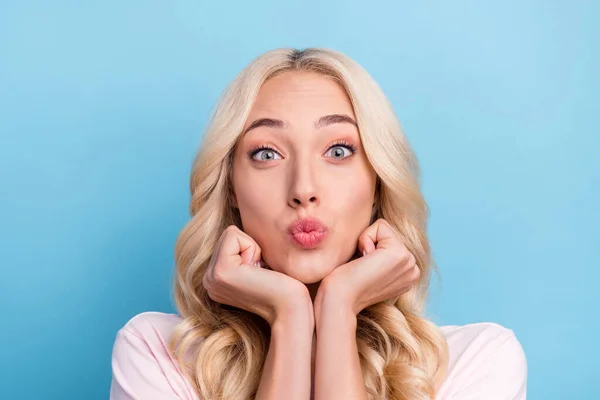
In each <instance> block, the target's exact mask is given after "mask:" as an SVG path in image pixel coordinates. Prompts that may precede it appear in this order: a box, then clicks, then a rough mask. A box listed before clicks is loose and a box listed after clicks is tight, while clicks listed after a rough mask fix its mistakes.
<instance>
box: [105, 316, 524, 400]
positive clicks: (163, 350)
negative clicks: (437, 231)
mask: <svg viewBox="0 0 600 400" xmlns="http://www.w3.org/2000/svg"><path fill="white" fill-rule="evenodd" d="M180 320H181V317H179V316H178V315H176V314H165V313H160V312H144V313H141V314H138V315H136V316H135V317H133V318H132V319H131V320H130V321H129V322H127V324H125V326H124V327H123V328H121V329H120V330H119V332H118V333H117V337H116V340H115V343H114V347H113V353H112V372H113V376H112V382H111V388H110V398H111V400H132V399H135V400H149V399H151V400H163V399H164V400H167V399H186V400H192V399H193V400H199V399H198V396H197V395H196V394H195V393H194V390H193V389H192V386H191V385H190V384H189V382H188V381H187V379H186V378H185V377H184V375H183V374H182V373H181V370H180V369H179V367H178V365H177V363H176V362H175V360H173V359H172V358H171V356H170V355H169V353H168V351H167V342H168V338H169V335H170V333H171V332H172V330H173V328H174V326H175V325H176V324H177V323H178V322H179V321H180ZM441 329H442V332H443V333H444V335H445V336H446V339H447V341H448V347H449V353H450V354H449V356H450V359H449V368H448V376H447V377H446V380H445V381H444V383H443V385H442V387H441V388H440V391H439V393H438V395H437V396H436V399H435V400H483V399H485V400H525V392H526V386H527V361H526V359H525V353H524V352H523V348H522V347H521V344H520V343H519V341H518V340H517V338H516V336H515V334H514V332H513V331H512V330H511V329H507V328H504V327H503V326H501V325H498V324H496V323H492V322H480V323H474V324H468V325H463V326H453V325H452V326H450V325H447V326H442V327H441Z"/></svg>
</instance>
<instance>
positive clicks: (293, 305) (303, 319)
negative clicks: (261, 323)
mask: <svg viewBox="0 0 600 400" xmlns="http://www.w3.org/2000/svg"><path fill="white" fill-rule="evenodd" d="M290 326H293V327H305V328H306V329H307V330H310V331H311V332H312V331H313V330H314V326H315V317H314V309H313V305H312V301H311V299H310V297H309V296H308V295H307V296H306V297H305V298H304V297H302V298H298V299H297V300H294V301H293V302H288V303H286V304H284V305H282V306H281V307H279V308H278V309H277V310H276V311H275V314H274V317H273V320H272V322H271V329H274V328H283V329H287V328H288V327H290Z"/></svg>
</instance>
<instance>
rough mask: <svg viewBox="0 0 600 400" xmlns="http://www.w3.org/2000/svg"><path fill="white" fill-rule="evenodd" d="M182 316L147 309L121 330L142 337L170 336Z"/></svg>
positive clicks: (164, 337)
mask: <svg viewBox="0 0 600 400" xmlns="http://www.w3.org/2000/svg"><path fill="white" fill-rule="evenodd" d="M181 320H182V318H181V317H180V316H179V315H177V314H168V313H163V312H157V311H146V312H142V313H140V314H137V315H135V316H134V317H132V318H131V319H130V320H129V321H127V323H125V325H124V326H123V327H122V328H121V330H126V331H129V332H131V333H133V334H136V335H138V336H142V337H148V338H152V337H161V338H163V339H168V337H169V336H170V335H171V333H172V332H173V329H175V326H176V325H177V324H178V323H179V322H181Z"/></svg>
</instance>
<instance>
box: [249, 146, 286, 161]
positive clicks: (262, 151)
mask: <svg viewBox="0 0 600 400" xmlns="http://www.w3.org/2000/svg"><path fill="white" fill-rule="evenodd" d="M249 155H250V158H251V159H253V160H254V161H259V162H267V161H271V160H275V159H277V158H276V157H277V156H279V159H280V158H281V155H280V154H279V153H278V152H277V151H275V149H273V148H271V147H267V146H261V147H259V148H257V149H254V150H252V151H251V152H250V154H249ZM257 156H258V158H257Z"/></svg>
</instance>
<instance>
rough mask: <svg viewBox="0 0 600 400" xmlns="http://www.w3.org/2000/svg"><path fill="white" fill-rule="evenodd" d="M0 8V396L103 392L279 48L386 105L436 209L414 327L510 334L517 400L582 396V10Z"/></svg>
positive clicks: (585, 254) (592, 368)
mask: <svg viewBox="0 0 600 400" xmlns="http://www.w3.org/2000/svg"><path fill="white" fill-rule="evenodd" d="M0 4H1V5H0V140H1V145H0V221H1V222H0V226H1V229H0V272H1V279H0V306H1V315H2V318H3V322H2V326H1V329H0V335H1V336H0V343H1V344H0V346H1V347H0V351H1V353H0V354H1V357H0V369H1V370H0V380H1V382H0V383H1V384H0V398H2V399H83V398H85V399H106V398H108V390H109V385H110V376H111V370H110V356H111V350H112V343H113V340H114V337H115V334H116V332H117V330H118V329H119V328H120V327H121V326H122V325H123V324H124V323H125V322H126V321H127V320H128V319H129V318H130V317H132V316H133V315H135V314H137V313H139V312H142V311H146V310H156V311H165V312H172V311H174V308H173V305H172V301H171V276H172V268H173V246H174V243H175V239H176V236H177V234H178V232H179V231H180V229H181V228H182V227H183V226H184V224H185V223H186V221H187V220H188V208H187V207H188V198H189V197H188V196H189V195H188V178H189V170H190V163H191V161H192V158H193V156H194V154H195V152H196V149H197V147H198V145H199V143H200V138H201V135H202V130H203V127H204V125H205V123H206V121H207V117H208V115H209V112H210V110H211V108H212V107H213V105H214V103H215V101H216V100H217V97H218V95H219V93H220V91H221V90H222V89H223V88H224V87H225V85H226V84H227V83H228V82H229V81H230V80H231V79H232V78H233V77H234V76H235V74H237V73H238V72H239V71H240V70H241V69H242V68H243V67H244V66H245V65H246V64H247V63H248V62H249V61H250V60H251V59H252V58H253V57H255V56H256V55H258V54H259V53H261V52H263V51H266V50H269V49H271V48H275V47H287V46H293V47H308V46H323V47H330V48H334V49H337V50H341V51H343V52H345V53H347V54H348V55H349V56H351V57H353V58H354V59H355V60H357V61H358V62H359V63H361V64H362V65H363V66H364V67H365V68H366V69H367V70H368V71H369V72H370V73H371V74H372V75H373V76H374V77H375V79H376V80H377V81H378V82H379V83H380V85H381V86H382V88H383V89H384V91H385V92H386V93H387V94H388V96H389V98H390V100H391V101H392V103H393V105H394V108H395V109H396V111H397V113H398V116H399V118H400V120H401V122H402V124H403V126H404V128H405V130H406V133H407V135H408V137H409V139H410V141H411V142H412V144H413V146H414V148H415V150H416V151H417V154H418V156H419V158H420V161H421V164H422V168H423V185H424V186H423V188H424V192H425V195H426V199H427V201H428V203H429V205H430V207H431V224H430V237H431V241H432V245H433V252H434V256H435V258H436V259H437V262H438V264H439V267H440V270H441V274H442V281H441V283H440V282H437V281H436V283H435V284H434V285H433V286H432V292H431V296H432V297H431V303H430V309H429V310H430V312H431V313H432V314H434V315H435V316H437V318H438V319H439V321H440V323H443V324H464V323H470V322H477V321H494V322H498V323H500V324H502V325H504V326H506V327H509V328H511V329H513V330H514V331H515V333H516V334H517V337H518V338H519V339H520V341H521V343H522V345H523V347H524V349H525V352H526V355H527V358H528V366H529V381H528V387H529V390H528V394H529V398H531V399H546V400H550V399H567V398H569V399H592V398H597V397H595V396H594V394H596V396H597V392H598V388H597V382H598V367H597V365H598V359H599V358H600V349H599V346H598V339H597V336H598V329H599V328H600V323H599V322H598V312H597V310H596V307H597V305H599V304H600V295H599V294H598V293H599V291H598V283H597V280H598V278H600V274H599V272H598V260H599V259H600V249H599V248H600V228H599V227H600V217H599V212H598V209H597V207H598V205H599V204H600V176H599V175H600V162H599V161H598V156H597V153H598V150H599V145H600V140H599V139H598V137H599V136H598V134H599V133H600V132H598V124H597V120H596V119H595V118H596V117H597V116H598V114H599V111H600V109H599V108H598V105H599V103H600V95H599V93H600V84H599V79H598V75H597V71H599V70H600V63H599V50H600V46H599V44H600V40H599V38H600V29H599V28H598V21H600V7H599V6H598V2H595V3H594V2H592V1H587V2H585V1H541V0H540V1H517V0H512V1H494V2H491V1H486V2H482V1H475V0H473V1H452V2H448V1H427V2H414V1H410V2H409V1H391V0H390V1H369V2H368V5H365V4H364V3H362V2H352V1H341V0H340V1H328V2H324V3H321V2H317V1H303V2H293V3H286V2H276V1H254V2H241V1H240V2H237V3H236V4H227V3H226V2H225V3H219V2H214V1H213V2H194V1H189V0H188V1H177V2H159V1H129V2H119V1H114V0H112V1H111V0H104V1H101V2H100V1H96V2H80V1H71V2H66V1H53V2H41V1H21V2H18V3H17V2H12V3H9V2H6V1H4V2H2V3H0ZM594 304H595V305H596V306H594ZM594 381H595V383H594Z"/></svg>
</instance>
